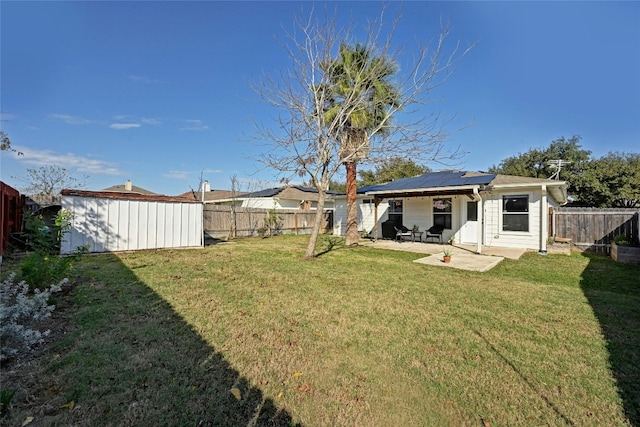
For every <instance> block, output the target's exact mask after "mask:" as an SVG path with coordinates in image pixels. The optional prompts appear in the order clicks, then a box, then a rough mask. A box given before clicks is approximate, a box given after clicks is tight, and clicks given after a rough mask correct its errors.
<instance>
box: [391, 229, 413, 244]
mask: <svg viewBox="0 0 640 427" xmlns="http://www.w3.org/2000/svg"><path fill="white" fill-rule="evenodd" d="M393 228H394V229H395V230H396V240H398V241H400V242H401V241H402V238H403V237H410V238H412V239H413V233H412V232H411V230H409V229H408V228H407V227H405V226H404V225H401V226H400V227H397V226H394V227H393Z"/></svg>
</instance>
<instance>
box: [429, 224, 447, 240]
mask: <svg viewBox="0 0 640 427" xmlns="http://www.w3.org/2000/svg"><path fill="white" fill-rule="evenodd" d="M443 231H444V227H443V226H441V225H434V226H433V227H431V228H429V229H428V230H427V232H426V233H425V236H424V240H425V242H428V241H429V239H438V242H439V243H440V244H442V232H443Z"/></svg>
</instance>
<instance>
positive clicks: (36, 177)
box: [14, 165, 88, 196]
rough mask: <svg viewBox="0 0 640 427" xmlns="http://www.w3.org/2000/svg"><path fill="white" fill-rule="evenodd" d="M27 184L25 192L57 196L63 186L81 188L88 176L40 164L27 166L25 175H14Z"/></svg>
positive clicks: (63, 168) (59, 167) (60, 167)
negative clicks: (38, 165)
mask: <svg viewBox="0 0 640 427" xmlns="http://www.w3.org/2000/svg"><path fill="white" fill-rule="evenodd" d="M14 178H16V179H19V180H20V181H22V182H24V183H26V184H27V187H26V188H25V189H24V192H25V193H28V194H32V195H42V196H57V195H58V194H59V193H60V190H62V189H64V188H81V187H84V186H85V182H86V180H87V179H88V177H87V176H86V175H85V176H84V177H83V178H82V179H79V178H76V177H75V176H74V175H73V173H72V172H71V171H70V170H69V169H67V168H65V167H62V166H56V165H49V166H40V167H39V168H37V169H34V168H29V169H27V171H26V177H14Z"/></svg>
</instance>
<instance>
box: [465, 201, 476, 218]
mask: <svg viewBox="0 0 640 427" xmlns="http://www.w3.org/2000/svg"><path fill="white" fill-rule="evenodd" d="M477 220H478V202H467V221H477Z"/></svg>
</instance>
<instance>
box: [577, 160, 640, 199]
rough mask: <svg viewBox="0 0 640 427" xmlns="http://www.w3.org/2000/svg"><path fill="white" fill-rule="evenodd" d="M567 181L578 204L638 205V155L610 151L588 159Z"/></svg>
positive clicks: (639, 172)
mask: <svg viewBox="0 0 640 427" xmlns="http://www.w3.org/2000/svg"><path fill="white" fill-rule="evenodd" d="M571 181H572V182H573V187H574V188H575V189H576V193H575V194H576V196H577V197H576V200H577V202H578V203H579V204H581V205H584V206H593V207H619V208H637V207H640V154H638V153H616V152H610V153H609V154H607V155H606V156H603V157H601V158H599V159H594V160H591V161H590V162H589V163H588V165H587V166H586V167H585V169H584V171H583V172H582V173H581V174H579V175H577V176H575V177H572V179H571Z"/></svg>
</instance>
